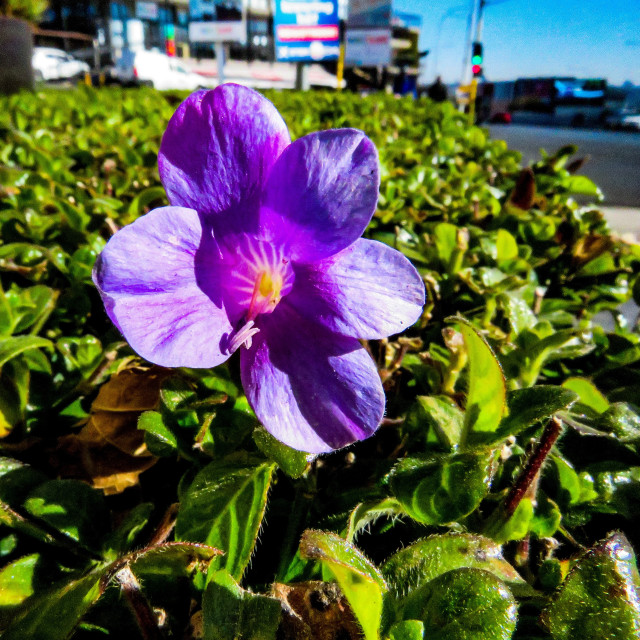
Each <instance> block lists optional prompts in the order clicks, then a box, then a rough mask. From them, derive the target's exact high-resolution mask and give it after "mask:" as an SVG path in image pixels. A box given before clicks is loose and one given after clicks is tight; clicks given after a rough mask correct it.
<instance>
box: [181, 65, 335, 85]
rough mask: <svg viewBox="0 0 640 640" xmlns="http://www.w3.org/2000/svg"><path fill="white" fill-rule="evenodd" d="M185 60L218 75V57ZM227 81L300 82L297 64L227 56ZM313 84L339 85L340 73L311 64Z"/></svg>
mask: <svg viewBox="0 0 640 640" xmlns="http://www.w3.org/2000/svg"><path fill="white" fill-rule="evenodd" d="M182 62H184V64H186V65H187V66H188V67H189V68H190V69H191V70H192V71H195V72H196V73H199V74H201V75H203V76H205V77H207V78H210V79H211V80H214V81H216V80H217V78H218V65H217V63H216V61H215V60H212V59H210V58H205V59H202V60H196V59H195V58H184V59H182ZM224 76H225V78H224V79H225V81H226V82H237V83H238V84H243V85H245V86H247V87H253V88H254V89H293V88H294V86H295V82H296V66H295V64H293V63H289V62H263V61H262V60H255V61H253V62H245V61H244V60H227V62H226V64H225V67H224ZM309 83H310V84H311V86H320V87H327V88H331V89H335V88H336V77H335V76H334V75H332V74H330V73H328V72H327V71H325V70H324V69H323V68H322V67H321V66H320V65H319V64H312V65H310V66H309Z"/></svg>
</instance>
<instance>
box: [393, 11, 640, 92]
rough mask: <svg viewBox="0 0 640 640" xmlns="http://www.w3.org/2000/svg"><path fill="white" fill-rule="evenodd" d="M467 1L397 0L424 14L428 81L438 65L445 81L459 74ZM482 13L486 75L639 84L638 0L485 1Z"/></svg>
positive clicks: (491, 77) (639, 29) (426, 78)
mask: <svg viewBox="0 0 640 640" xmlns="http://www.w3.org/2000/svg"><path fill="white" fill-rule="evenodd" d="M492 2H496V4H495V5H494V6H491V3H492ZM470 7H471V0H394V9H397V10H399V11H407V12H410V13H419V14H421V15H422V20H423V23H422V31H421V40H420V46H421V48H422V49H430V50H431V53H430V54H429V56H428V58H427V59H426V61H424V62H423V73H424V79H425V80H426V81H431V80H432V79H433V78H434V76H435V68H434V65H435V64H437V70H438V72H439V73H440V74H441V75H442V77H443V79H444V81H445V82H455V81H458V80H459V79H460V76H461V73H462V58H463V44H464V38H465V33H466V27H467V19H468V15H469V10H470ZM456 8H458V9H456ZM445 15H446V16H447V17H446V18H444V20H443V17H444V16H445ZM484 16H485V20H484V35H483V38H482V39H483V42H484V60H485V62H484V69H485V75H486V77H487V79H488V80H509V79H514V78H516V77H526V76H554V75H571V76H578V77H604V78H607V79H608V80H609V83H610V84H622V83H623V82H624V81H625V80H630V81H632V82H634V83H635V84H640V0H488V6H487V7H486V9H485V14H484ZM440 26H441V27H442V28H441V29H439V28H440ZM438 31H440V34H439V36H438Z"/></svg>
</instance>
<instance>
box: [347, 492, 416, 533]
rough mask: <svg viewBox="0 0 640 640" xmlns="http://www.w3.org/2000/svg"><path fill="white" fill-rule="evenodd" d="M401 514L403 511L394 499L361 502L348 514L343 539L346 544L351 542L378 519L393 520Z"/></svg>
mask: <svg viewBox="0 0 640 640" xmlns="http://www.w3.org/2000/svg"><path fill="white" fill-rule="evenodd" d="M402 514H404V509H403V508H402V505H401V504H400V503H399V502H398V501H397V500H396V499H395V498H384V499H382V500H372V501H371V502H361V503H360V504H359V505H357V506H356V508H355V509H353V511H352V512H351V513H350V514H349V524H348V525H347V531H346V533H345V538H346V540H347V541H348V542H353V541H354V540H355V538H356V536H357V535H358V533H359V532H360V531H362V530H363V529H365V528H366V527H367V526H368V525H370V524H371V523H372V522H375V521H376V520H378V519H379V518H384V517H387V518H393V517H396V516H400V515H402Z"/></svg>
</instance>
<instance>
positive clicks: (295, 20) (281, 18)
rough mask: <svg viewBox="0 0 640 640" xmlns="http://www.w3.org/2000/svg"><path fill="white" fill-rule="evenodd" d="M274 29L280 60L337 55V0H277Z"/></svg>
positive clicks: (300, 60) (277, 56)
mask: <svg viewBox="0 0 640 640" xmlns="http://www.w3.org/2000/svg"><path fill="white" fill-rule="evenodd" d="M273 29H274V32H275V33H274V36H275V44H276V58H277V59H278V60H279V61H281V62H318V61H320V60H337V59H338V56H339V54H340V26H339V19H338V0H276V11H275V15H274V20H273Z"/></svg>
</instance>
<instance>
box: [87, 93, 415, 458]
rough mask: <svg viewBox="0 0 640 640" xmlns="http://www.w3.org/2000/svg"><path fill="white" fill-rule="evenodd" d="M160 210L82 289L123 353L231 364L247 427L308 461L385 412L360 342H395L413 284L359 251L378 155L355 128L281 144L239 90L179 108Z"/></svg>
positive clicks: (163, 168) (138, 224)
mask: <svg viewBox="0 0 640 640" xmlns="http://www.w3.org/2000/svg"><path fill="white" fill-rule="evenodd" d="M158 164H159V169H160V178H161V180H162V183H163V185H164V187H165V189H166V191H167V195H168V197H169V201H170V202H171V206H169V207H163V208H160V209H156V210H154V211H151V212H150V213H148V214H147V215H145V216H143V217H141V218H139V219H138V220H136V221H135V222H134V223H133V224H131V225H129V226H127V227H125V228H124V229H122V230H120V231H119V232H118V233H116V234H115V236H114V237H113V238H111V240H110V241H109V243H108V244H107V246H106V248H105V249H104V251H103V252H102V254H101V255H100V257H99V258H98V261H97V262H96V266H95V269H94V275H93V278H94V282H95V283H96V286H97V287H98V290H99V291H100V294H101V295H102V299H103V301H104V304H105V307H106V310H107V313H108V314H109V317H110V318H111V320H112V321H113V322H114V323H115V325H116V326H117V327H118V329H119V330H120V331H121V332H122V334H123V335H124V336H125V338H126V339H127V341H128V342H129V344H130V345H131V347H132V348H133V349H134V350H135V351H136V352H137V353H139V354H140V355H141V356H142V357H144V358H146V359H147V360H149V361H150V362H154V363H156V364H159V365H162V366H165V367H177V366H185V367H214V366H216V365H218V364H220V363H222V362H224V361H225V360H227V358H229V356H230V355H231V354H232V353H233V352H234V351H236V350H238V349H239V350H240V352H241V353H240V365H241V372H242V383H243V385H244V389H245V392H246V394H247V398H248V399H249V402H250V403H251V406H252V407H253V409H254V410H255V413H256V415H257V416H258V419H259V420H260V421H261V422H262V423H263V424H264V426H265V427H266V429H267V430H268V431H270V432H271V433H272V434H273V435H274V436H275V437H276V438H278V439H279V440H281V441H282V442H284V443H286V444H288V445H289V446H291V447H293V448H295V449H300V450H302V451H309V452H312V453H321V452H324V451H330V450H332V449H336V448H339V447H343V446H345V445H347V444H349V443H351V442H354V441H356V440H362V439H364V438H367V437H368V436H370V435H371V434H372V433H374V431H375V430H376V428H377V427H378V425H379V424H380V421H381V419H382V416H383V413H384V393H383V390H382V384H381V382H380V378H379V376H378V373H377V370H376V367H375V364H374V362H373V361H372V359H371V358H370V356H369V354H368V353H367V352H366V351H365V349H363V347H362V346H361V345H360V343H359V341H358V338H364V339H375V338H383V337H385V336H388V335H391V334H394V333H398V332H400V331H403V330H404V329H406V328H407V327H409V326H410V325H411V324H413V323H414V322H415V321H416V319H417V318H418V317H419V315H420V313H421V310H422V305H423V304H424V285H423V283H422V280H421V278H420V276H419V275H418V273H417V272H416V270H415V269H414V267H413V266H412V265H411V263H410V262H409V261H408V260H407V259H406V258H405V257H404V256H403V255H402V254H400V253H399V252H397V251H395V250H394V249H391V248H390V247H388V246H386V245H384V244H381V243H379V242H374V241H372V240H364V239H361V238H360V236H361V235H362V232H363V231H364V229H365V228H366V226H367V224H368V223H369V221H370V220H371V216H372V215H373V213H374V211H375V208H376V203H377V197H378V186H379V176H378V157H377V153H376V149H375V147H374V146H373V144H372V142H371V141H370V140H369V139H368V138H367V137H366V136H365V135H364V133H362V132H361V131H357V130H355V129H337V130H332V131H320V132H318V133H312V134H310V135H307V136H304V137H303V138H300V139H298V140H296V141H295V142H293V143H291V140H290V138H289V133H288V131H287V128H286V125H285V123H284V121H283V120H282V118H281V116H280V114H279V113H278V112H277V111H276V109H275V107H274V106H273V105H272V104H271V103H270V102H269V101H268V100H266V99H265V98H263V97H262V96H260V94H258V93H256V92H255V91H252V90H250V89H247V88H245V87H241V86H237V85H231V84H227V85H223V86H220V87H218V88H217V89H214V90H213V91H200V92H197V93H194V94H192V95H191V96H189V97H188V98H187V99H186V100H185V101H184V102H183V103H182V104H181V105H180V106H179V107H178V110H177V111H176V113H175V114H174V115H173V117H172V118H171V121H170V122H169V126H168V128H167V130H166V132H165V134H164V137H163V139H162V144H161V147H160V154H159V158H158Z"/></svg>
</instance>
